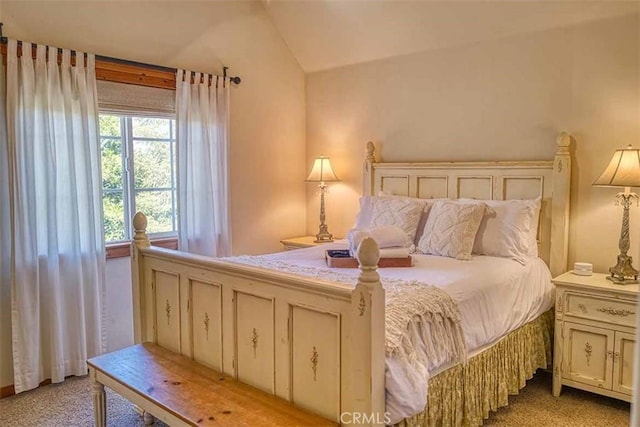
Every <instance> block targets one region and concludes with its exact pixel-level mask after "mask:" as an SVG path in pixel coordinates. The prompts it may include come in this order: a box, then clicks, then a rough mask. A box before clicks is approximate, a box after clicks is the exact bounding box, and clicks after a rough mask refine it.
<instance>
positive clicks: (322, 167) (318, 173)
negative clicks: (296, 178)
mask: <svg viewBox="0 0 640 427" xmlns="http://www.w3.org/2000/svg"><path fill="white" fill-rule="evenodd" d="M337 181H340V180H339V179H338V177H337V176H336V174H335V173H334V172H333V168H331V162H330V161H329V158H328V157H324V156H320V157H318V158H316V159H315V161H314V162H313V167H312V168H311V173H310V174H309V176H308V177H307V179H306V180H305V182H319V184H318V188H319V189H320V229H319V231H318V234H316V240H315V242H316V243H323V242H333V235H332V234H331V233H329V230H328V227H327V224H326V223H325V211H324V194H325V193H326V192H327V184H326V183H327V182H337Z"/></svg>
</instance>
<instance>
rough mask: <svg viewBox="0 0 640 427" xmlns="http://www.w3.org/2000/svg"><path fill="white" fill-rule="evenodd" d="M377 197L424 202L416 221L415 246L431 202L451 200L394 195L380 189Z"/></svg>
mask: <svg viewBox="0 0 640 427" xmlns="http://www.w3.org/2000/svg"><path fill="white" fill-rule="evenodd" d="M378 196H379V197H399V198H404V199H410V200H417V201H419V202H420V203H424V210H423V211H422V216H421V217H420V222H418V229H417V230H416V238H415V239H414V242H413V243H414V244H415V245H416V246H417V245H418V240H420V237H422V233H424V226H425V225H426V223H427V218H428V217H429V212H430V211H431V208H432V207H433V204H434V203H435V202H437V201H440V200H451V199H447V198H437V199H420V198H417V197H409V196H396V195H393V194H389V193H386V192H384V191H380V192H379V193H378Z"/></svg>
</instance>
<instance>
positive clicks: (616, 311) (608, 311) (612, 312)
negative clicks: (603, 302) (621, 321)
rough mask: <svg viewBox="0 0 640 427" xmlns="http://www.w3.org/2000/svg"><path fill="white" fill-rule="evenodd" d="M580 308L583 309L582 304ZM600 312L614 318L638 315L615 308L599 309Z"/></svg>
mask: <svg viewBox="0 0 640 427" xmlns="http://www.w3.org/2000/svg"><path fill="white" fill-rule="evenodd" d="M580 308H582V304H580ZM598 311H599V312H601V313H605V314H610V315H612V316H620V317H627V316H631V315H634V314H636V313H635V312H634V311H631V310H626V309H623V308H613V307H600V308H599V309H598Z"/></svg>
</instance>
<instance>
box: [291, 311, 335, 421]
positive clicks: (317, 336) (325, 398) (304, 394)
mask: <svg viewBox="0 0 640 427" xmlns="http://www.w3.org/2000/svg"><path fill="white" fill-rule="evenodd" d="M290 325H291V338H292V339H291V354H292V366H291V378H292V385H291V395H292V401H293V402H294V403H295V404H296V405H298V406H300V407H303V408H306V409H309V410H315V412H317V413H318V414H320V415H323V416H325V417H327V418H329V419H336V418H338V417H339V416H340V316H339V315H338V314H335V313H326V312H321V311H317V310H314V309H310V308H306V307H301V306H295V305H294V306H292V307H291V321H290Z"/></svg>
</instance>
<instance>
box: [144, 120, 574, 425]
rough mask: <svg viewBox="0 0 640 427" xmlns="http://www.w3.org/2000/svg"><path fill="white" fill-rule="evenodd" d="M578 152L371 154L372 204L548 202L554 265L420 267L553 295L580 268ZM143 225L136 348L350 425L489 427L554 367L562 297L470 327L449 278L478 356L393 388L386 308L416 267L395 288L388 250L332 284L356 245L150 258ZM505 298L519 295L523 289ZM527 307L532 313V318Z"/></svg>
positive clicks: (496, 262)
mask: <svg viewBox="0 0 640 427" xmlns="http://www.w3.org/2000/svg"><path fill="white" fill-rule="evenodd" d="M570 141H571V138H570V137H569V135H567V134H564V133H563V134H561V135H560V136H559V137H558V139H557V152H556V154H555V157H554V159H553V160H545V161H510V162H504V161H496V162H413V163H385V162H381V161H379V160H378V159H376V153H375V147H374V145H373V144H371V143H369V144H367V148H366V157H365V161H364V165H363V174H364V175H363V182H364V185H363V195H372V196H373V195H377V194H378V193H379V192H381V191H383V192H385V193H388V194H394V195H396V196H408V197H413V198H421V199H437V198H453V199H460V198H468V199H476V200H508V199H536V198H540V215H539V220H538V221H537V225H538V226H537V233H536V235H535V236H536V240H537V249H538V253H539V257H540V260H538V261H534V262H530V263H528V264H527V267H526V268H525V267H524V266H521V265H520V264H518V263H515V262H514V261H512V260H504V259H493V258H494V257H474V259H473V260H472V261H471V262H468V263H467V264H461V263H463V262H462V261H457V260H451V259H444V258H442V257H435V256H430V255H420V256H416V257H415V258H414V259H415V263H416V267H421V266H422V267H428V268H431V269H432V270H434V271H449V272H451V271H454V272H456V274H454V276H455V277H457V278H459V277H461V276H465V275H467V276H469V277H473V276H474V274H476V273H475V272H474V271H475V270H473V268H485V269H486V270H488V271H500V272H503V273H504V274H497V275H496V276H505V275H507V276H511V273H509V272H511V270H514V271H515V270H518V271H520V273H518V274H520V276H519V277H522V278H524V279H521V281H524V283H525V285H526V284H527V283H528V282H529V281H530V280H533V279H531V278H532V277H537V279H536V280H537V281H538V282H539V283H542V284H545V283H546V284H547V286H551V285H550V284H549V279H550V275H554V276H555V275H558V274H560V273H562V272H564V271H565V269H566V263H567V234H568V214H569V181H570V174H571V156H570V151H569V146H570ZM133 224H134V228H135V236H134V242H133V244H132V274H133V299H134V338H135V341H136V342H145V341H152V342H156V343H158V344H159V345H161V346H163V347H165V348H168V349H169V350H172V351H175V352H176V353H180V354H184V355H186V356H188V357H191V358H193V359H194V360H196V361H198V362H200V363H202V364H205V365H207V366H210V367H212V368H214V369H217V370H220V371H223V372H225V373H227V374H229V375H232V376H234V377H236V378H238V379H239V380H240V381H242V382H245V383H248V384H250V385H253V386H255V387H257V388H260V389H262V390H265V391H268V392H270V393H273V394H275V395H277V396H280V397H282V398H284V399H287V400H290V401H292V402H294V403H295V404H296V405H299V406H301V407H304V408H307V409H310V410H312V411H313V412H316V413H318V414H320V415H323V416H325V417H327V418H330V419H332V420H335V421H337V422H340V423H342V424H350V423H359V424H368V425H381V424H389V423H399V424H401V425H481V424H482V422H483V419H484V418H486V417H487V416H488V413H489V411H491V410H495V409H497V408H498V407H500V406H503V405H506V404H507V396H508V394H512V393H516V392H517V391H518V390H519V389H520V388H522V387H523V386H524V382H525V380H526V379H527V378H530V377H531V375H532V374H533V373H534V372H535V370H536V369H537V368H540V367H546V366H547V365H548V364H549V362H550V338H549V337H550V327H551V325H552V317H551V314H550V313H551V311H550V310H548V309H549V308H550V307H551V306H552V305H553V291H552V289H549V288H546V289H541V291H540V292H539V294H540V297H539V298H537V299H535V300H532V301H528V302H525V300H526V298H525V297H526V296H527V295H528V294H529V292H528V291H525V292H524V293H523V291H522V289H527V288H526V286H529V285H526V286H524V287H522V286H520V287H519V288H517V289H516V291H514V292H515V293H513V294H512V295H511V296H510V297H509V298H512V301H513V310H510V311H508V312H505V313H506V314H504V316H503V319H502V320H504V321H497V322H495V325H493V326H490V325H489V321H488V320H487V319H489V317H491V316H489V317H487V316H488V315H487V313H485V317H484V318H483V317H482V316H480V317H477V318H476V319H475V320H473V321H471V320H469V319H471V317H469V316H468V315H467V313H468V312H469V310H471V308H473V307H476V306H477V307H480V305H478V304H476V303H474V302H473V301H472V300H465V297H463V296H461V295H463V293H460V292H458V290H459V288H461V285H460V281H459V280H458V279H457V278H454V279H451V278H449V279H447V278H446V277H444V276H446V275H444V276H443V275H441V276H442V277H441V279H442V282H441V283H440V284H442V286H444V287H445V288H446V287H447V286H449V287H448V288H447V292H450V293H451V294H453V295H455V296H456V297H455V299H456V300H457V302H458V304H459V305H460V307H461V312H462V324H464V322H465V321H466V322H467V324H466V325H465V328H464V329H465V330H466V331H471V332H470V333H468V334H465V336H464V340H465V342H466V343H467V346H466V347H465V351H468V354H465V355H464V358H463V360H464V362H460V360H461V359H460V358H453V359H451V358H448V359H447V357H444V358H442V360H439V361H438V363H435V362H434V363H430V364H429V366H428V371H429V375H428V378H425V382H424V384H418V382H417V381H406V380H407V378H409V379H411V378H414V377H412V376H410V375H409V376H407V375H404V376H402V375H400V376H393V375H392V373H393V371H394V370H397V369H399V368H398V366H397V365H394V364H393V360H391V361H390V358H389V357H386V356H387V352H388V342H389V330H388V325H387V330H385V317H386V316H388V315H389V314H390V312H391V310H392V309H391V308H389V307H390V306H385V289H386V298H387V302H388V300H389V299H390V298H391V297H392V296H393V295H396V294H394V293H393V292H392V291H390V290H389V289H390V288H389V285H388V283H395V282H398V281H401V280H407V277H404V276H403V275H404V274H405V272H403V271H405V270H413V269H414V267H411V268H406V269H380V271H381V272H382V279H381V278H380V276H379V274H378V272H377V271H376V265H375V264H376V263H377V261H378V258H377V257H378V248H377V246H376V245H375V243H373V244H372V245H371V244H370V243H369V242H370V241H367V244H363V245H361V248H360V253H359V260H360V264H361V267H360V269H358V270H352V271H340V272H334V273H325V272H322V273H318V272H319V271H321V270H320V268H321V267H322V265H321V264H322V262H323V258H322V256H323V252H324V250H325V249H326V248H328V247H336V248H340V247H343V246H342V245H344V244H345V243H343V242H336V243H334V244H332V245H333V246H332V245H329V246H327V247H324V248H323V247H317V248H310V249H303V250H298V251H292V252H295V253H296V258H297V261H295V262H294V261H293V260H292V259H291V258H290V257H291V254H289V255H286V256H285V255H282V254H275V255H270V256H265V257H260V258H258V259H250V258H251V257H237V258H235V259H213V258H207V257H201V256H197V255H191V254H187V253H182V252H179V251H173V250H168V249H163V248H155V247H150V245H149V241H148V238H147V236H146V233H145V228H146V219H145V217H144V215H142V214H137V215H136V217H135V218H134V221H133ZM456 262H457V264H456ZM292 264H295V265H297V266H299V267H300V268H299V269H298V270H296V269H295V268H294V269H292V268H291V265H292ZM545 264H546V266H548V269H547V267H546V266H545ZM472 266H475V267H472ZM383 270H384V271H383ZM391 270H393V271H391ZM521 270H522V271H521ZM524 270H526V272H524ZM523 272H524V273H523ZM431 277H436V278H431V279H429V280H430V281H433V282H437V281H438V279H437V277H438V276H437V275H436V276H431ZM383 285H384V288H383ZM456 286H457V287H456ZM503 286H505V288H504V289H503V291H504V292H506V289H507V288H509V287H513V283H512V282H511V283H509V282H508V283H507V285H503ZM531 286H532V285H531ZM434 287H436V286H434ZM540 287H544V286H542V285H540ZM503 291H500V290H495V289H494V290H493V291H490V290H489V291H487V292H486V293H480V292H477V293H479V294H480V295H481V296H480V298H481V299H483V300H484V301H485V302H486V303H487V304H489V305H490V304H491V303H492V301H493V302H494V305H495V300H496V298H497V295H500V298H503V295H507V294H506V293H504V292H503ZM491 292H493V294H492V293H491ZM531 293H533V292H531ZM398 295H400V293H398ZM505 298H506V297H505ZM519 301H520V302H522V304H523V306H524V305H526V306H527V307H528V308H526V309H525V308H522V309H520V308H519V306H517V303H518V302H519ZM465 304H466V307H467V308H466V309H465V308H464V307H465ZM469 307H471V308H469ZM385 310H386V311H387V312H385ZM465 310H466V311H465ZM476 311H482V310H476ZM485 311H487V310H485ZM487 312H488V313H490V311H487ZM480 314H482V313H480ZM465 316H467V317H465ZM387 318H388V317H387ZM465 319H466V320H465ZM494 320H495V319H494ZM507 320H508V321H507ZM474 322H475V323H474ZM474 325H475V326H474ZM385 333H386V334H387V337H386V339H387V340H386V341H385ZM391 336H393V334H391ZM412 360H413V359H412ZM394 366H395V368H394ZM396 368H397V369H396ZM400 370H402V369H400ZM403 378H404V381H403ZM385 385H386V388H385ZM421 387H422V388H421ZM416 390H425V394H426V396H424V395H421V393H419V392H416ZM427 390H428V391H427ZM425 402H426V408H425V407H424V404H425Z"/></svg>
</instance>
